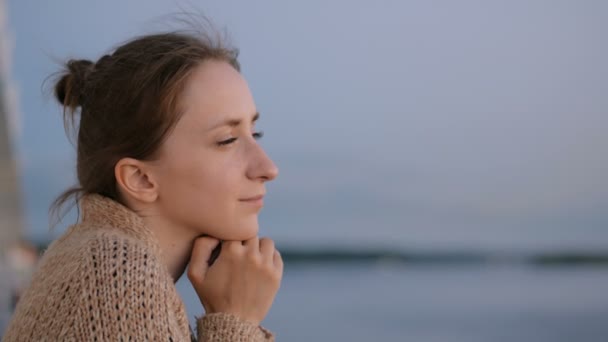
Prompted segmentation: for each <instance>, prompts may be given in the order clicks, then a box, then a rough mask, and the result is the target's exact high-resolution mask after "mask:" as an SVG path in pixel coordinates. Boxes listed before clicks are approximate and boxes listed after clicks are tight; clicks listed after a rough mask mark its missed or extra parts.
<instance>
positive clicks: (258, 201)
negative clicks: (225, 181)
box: [240, 195, 264, 207]
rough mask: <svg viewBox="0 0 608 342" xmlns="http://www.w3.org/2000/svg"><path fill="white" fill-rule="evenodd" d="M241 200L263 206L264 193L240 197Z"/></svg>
mask: <svg viewBox="0 0 608 342" xmlns="http://www.w3.org/2000/svg"><path fill="white" fill-rule="evenodd" d="M240 201H241V202H244V203H247V204H252V205H255V206H260V207H262V206H264V195H257V196H253V197H249V198H242V199H240Z"/></svg>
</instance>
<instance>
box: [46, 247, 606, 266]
mask: <svg viewBox="0 0 608 342" xmlns="http://www.w3.org/2000/svg"><path fill="white" fill-rule="evenodd" d="M35 246H36V247H37V248H38V251H40V252H41V253H42V251H44V250H45V249H46V248H47V247H48V243H35ZM279 250H280V252H281V256H282V257H283V260H284V261H285V263H290V264H321V263H396V264H400V263H403V264H425V265H493V264H522V265H533V266H583V265H596V266H603V267H608V250H605V251H592V252H589V251H557V252H527V253H526V252H522V253H504V252H503V253H501V252H496V253H495V252H486V251H474V250H437V251H425V252H418V251H400V250H396V249H390V248H366V249H361V248H354V247H344V246H333V247H332V246H325V247H322V248H303V247H284V248H280V249H279Z"/></svg>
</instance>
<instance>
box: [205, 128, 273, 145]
mask: <svg viewBox="0 0 608 342" xmlns="http://www.w3.org/2000/svg"><path fill="white" fill-rule="evenodd" d="M252 135H253V137H254V138H255V140H258V139H261V138H262V137H263V136H264V132H263V131H259V132H255V133H253V134H252ZM236 139H237V138H230V139H228V140H224V141H220V142H218V143H217V144H218V145H219V146H226V145H229V144H232V143H233V142H235V141H236Z"/></svg>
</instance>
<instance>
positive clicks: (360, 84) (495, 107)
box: [8, 0, 608, 248]
mask: <svg viewBox="0 0 608 342" xmlns="http://www.w3.org/2000/svg"><path fill="white" fill-rule="evenodd" d="M176 3H184V4H185V2H180V1H145V2H144V1H130V2H126V1H117V0H108V1H103V2H99V1H76V0H72V1H67V0H61V1H53V2H42V1H36V2H34V1H28V0H20V1H16V0H12V1H10V0H9V1H8V7H9V22H10V23H9V24H10V27H11V30H12V31H13V35H14V37H15V46H14V51H13V68H12V78H13V79H14V80H15V82H16V85H17V87H18V90H19V108H20V113H21V118H20V122H21V132H20V134H19V135H18V137H17V140H16V147H17V150H18V152H19V155H20V158H21V160H22V163H23V176H24V177H23V184H24V189H25V196H26V203H27V215H28V224H29V227H28V232H30V234H32V235H36V236H40V235H41V234H43V233H45V232H46V231H47V227H46V208H47V207H48V204H49V202H50V200H51V199H52V197H53V195H55V194H57V193H58V192H59V191H61V190H62V189H63V188H64V187H66V186H67V185H69V183H70V182H71V180H72V178H71V173H72V169H73V164H72V161H71V160H72V158H73V156H72V153H73V150H72V148H71V147H70V145H69V144H68V142H67V139H66V138H65V135H64V132H63V126H62V122H61V119H60V109H59V107H58V106H57V105H56V104H55V102H54V100H53V99H52V97H51V96H49V95H48V93H46V94H45V93H44V92H42V91H41V84H42V82H43V80H44V79H45V77H47V76H48V75H49V74H51V73H53V72H55V71H57V70H58V67H57V65H56V64H54V63H53V58H58V59H60V60H65V59H66V58H91V59H96V58H98V57H99V56H101V55H102V54H103V53H105V52H106V51H108V50H109V49H110V48H111V47H112V46H115V45H116V44H117V43H119V42H121V41H124V40H126V39H128V38H130V37H132V36H133V35H136V34H141V33H146V32H149V31H151V30H157V29H162V28H164V27H165V26H163V25H162V24H161V23H159V22H158V21H157V20H156V19H157V18H158V17H159V16H161V15H164V14H168V13H171V12H175V11H178V10H179V9H178V7H177V6H176ZM192 3H196V4H197V5H194V7H197V8H201V9H203V10H204V11H205V13H206V14H207V15H208V16H210V17H211V18H212V19H213V20H214V21H215V22H216V24H217V25H218V26H220V27H226V28H227V30H228V31H229V32H230V34H231V36H232V38H233V41H234V43H235V45H237V46H238V47H239V48H240V50H241V63H242V65H243V70H244V75H245V76H246V78H247V79H248V80H249V82H250V86H251V88H252V91H253V93H254V96H255V98H256V101H257V104H258V107H259V110H260V112H261V113H262V119H261V122H260V128H262V129H263V130H264V131H265V133H266V136H265V137H264V139H263V140H262V141H263V142H262V143H263V145H264V146H265V147H266V148H267V151H268V152H269V154H270V155H271V157H273V158H274V159H275V161H276V162H277V164H278V165H279V168H280V169H281V175H280V177H279V178H278V179H277V181H276V182H275V183H274V184H272V185H270V186H269V190H270V192H269V198H268V204H267V206H266V208H265V209H264V211H263V213H262V217H261V220H262V232H263V233H264V234H268V235H270V236H273V237H275V238H277V239H278V240H280V241H285V242H286V243H287V242H288V243H315V244H316V243H319V242H324V243H334V242H337V243H371V244H397V245H403V246H413V247H420V248H424V247H434V246H456V247H458V246H474V247H483V248H503V247H504V248H537V247H551V246H571V247H577V248H579V247H582V248H590V247H603V248H606V247H608V210H607V209H608V177H607V176H606V175H607V174H608V154H607V153H606V151H607V150H608V134H606V132H607V131H608V96H607V94H608V40H606V36H605V34H606V32H608V3H606V2H603V1H549V0H543V1H540V0H539V1H523V0H519V1H472V0H465V1H458V2H455V1H447V0H445V1H423V0H416V1H375V2H370V1H320V0H311V1H305V2H302V1H301V2H285V1H263V0H261V1H255V2H243V1H241V2H238V1H221V2H217V1H216V2H211V1H201V2H195V1H190V2H189V5H188V4H187V5H184V7H186V8H192V6H193V5H192ZM188 6H190V7H188ZM161 22H162V21H161Z"/></svg>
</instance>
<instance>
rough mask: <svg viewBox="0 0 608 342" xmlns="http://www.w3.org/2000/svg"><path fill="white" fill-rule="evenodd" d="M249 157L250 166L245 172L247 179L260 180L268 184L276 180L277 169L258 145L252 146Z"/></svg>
mask: <svg viewBox="0 0 608 342" xmlns="http://www.w3.org/2000/svg"><path fill="white" fill-rule="evenodd" d="M251 157H252V159H251V162H250V164H249V165H250V166H249V168H248V170H247V177H248V178H250V179H253V180H261V181H262V182H268V181H271V180H274V179H275V178H277V176H278V175H279V169H278V168H277V166H276V165H275V164H274V162H273V161H272V160H271V159H270V157H268V155H267V154H266V152H265V151H264V149H262V147H261V146H260V145H259V144H257V143H256V144H254V147H253V148H252V150H251Z"/></svg>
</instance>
